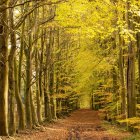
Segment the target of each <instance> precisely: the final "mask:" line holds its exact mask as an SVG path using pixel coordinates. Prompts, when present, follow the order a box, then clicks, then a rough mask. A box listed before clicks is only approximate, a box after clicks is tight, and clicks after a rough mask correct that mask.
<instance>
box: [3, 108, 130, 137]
mask: <svg viewBox="0 0 140 140" xmlns="http://www.w3.org/2000/svg"><path fill="white" fill-rule="evenodd" d="M128 136H130V133H129V132H127V131H122V130H119V129H118V128H117V127H114V126H112V127H111V125H109V126H108V127H106V125H104V121H103V120H101V119H100V118H99V112H98V111H92V110H78V111H75V112H73V113H72V114H71V116H70V117H67V118H66V119H60V120H58V121H57V122H56V123H54V124H50V125H48V126H45V127H42V129H40V130H32V131H31V130H28V131H27V130H26V131H22V132H19V134H18V135H17V136H16V137H14V139H15V140H122V139H123V138H125V137H128ZM8 139H10V138H6V140H8ZM4 140H5V138H4Z"/></svg>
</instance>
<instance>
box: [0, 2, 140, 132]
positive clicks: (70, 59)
mask: <svg viewBox="0 0 140 140" xmlns="http://www.w3.org/2000/svg"><path fill="white" fill-rule="evenodd" d="M139 9H140V1H138V0H133V1H131V0H125V1H124V0H115V1H114V0H102V1H100V0H99V1H92V0H75V1H73V0H1V1H0V135H15V134H16V132H18V130H25V129H26V128H28V129H32V128H34V129H35V128H37V127H40V126H41V125H42V124H43V122H52V121H54V120H56V119H57V118H61V117H62V116H64V115H67V114H69V113H70V112H71V111H73V110H75V109H78V108H80V107H88V108H92V109H94V110H99V109H100V110H102V112H104V114H105V118H106V119H107V120H110V121H114V122H116V121H117V122H119V123H125V124H127V127H128V128H129V127H130V128H131V129H132V130H133V129H134V130H135V129H137V130H139V129H140V126H139V122H140V118H139V116H140V114H139V112H140V110H139V109H140V104H139V103H140V101H139V100H140V99H139V98H140V11H139ZM84 97H86V98H84ZM131 126H133V127H131Z"/></svg>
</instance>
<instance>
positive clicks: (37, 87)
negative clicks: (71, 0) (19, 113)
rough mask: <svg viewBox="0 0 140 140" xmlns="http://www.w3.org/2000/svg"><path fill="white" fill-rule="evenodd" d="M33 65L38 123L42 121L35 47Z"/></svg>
mask: <svg viewBox="0 0 140 140" xmlns="http://www.w3.org/2000/svg"><path fill="white" fill-rule="evenodd" d="M35 67H36V79H37V81H36V99H37V117H38V121H39V123H41V122H42V107H41V97H40V89H39V80H38V79H39V65H38V50H37V49H36V56H35Z"/></svg>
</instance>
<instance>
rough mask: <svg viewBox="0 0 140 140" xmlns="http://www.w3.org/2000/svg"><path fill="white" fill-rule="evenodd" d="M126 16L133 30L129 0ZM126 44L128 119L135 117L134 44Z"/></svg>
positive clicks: (131, 42) (128, 1)
mask: <svg viewBox="0 0 140 140" xmlns="http://www.w3.org/2000/svg"><path fill="white" fill-rule="evenodd" d="M126 8H127V14H126V22H127V25H128V29H129V30H133V27H132V26H133V25H132V22H131V21H130V17H132V16H131V14H130V12H129V10H130V0H127V2H126ZM129 41H130V42H129V44H128V67H127V105H128V118H131V117H135V116H136V93H135V47H134V42H133V41H132V40H131V38H129Z"/></svg>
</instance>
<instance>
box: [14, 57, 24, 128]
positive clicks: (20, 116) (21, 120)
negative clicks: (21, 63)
mask: <svg viewBox="0 0 140 140" xmlns="http://www.w3.org/2000/svg"><path fill="white" fill-rule="evenodd" d="M14 72H15V74H14V75H15V95H16V101H17V109H18V121H19V129H21V130H23V129H25V125H26V123H25V108H24V105H23V103H22V99H21V96H20V94H19V87H18V71H17V64H16V59H15V63H14Z"/></svg>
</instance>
